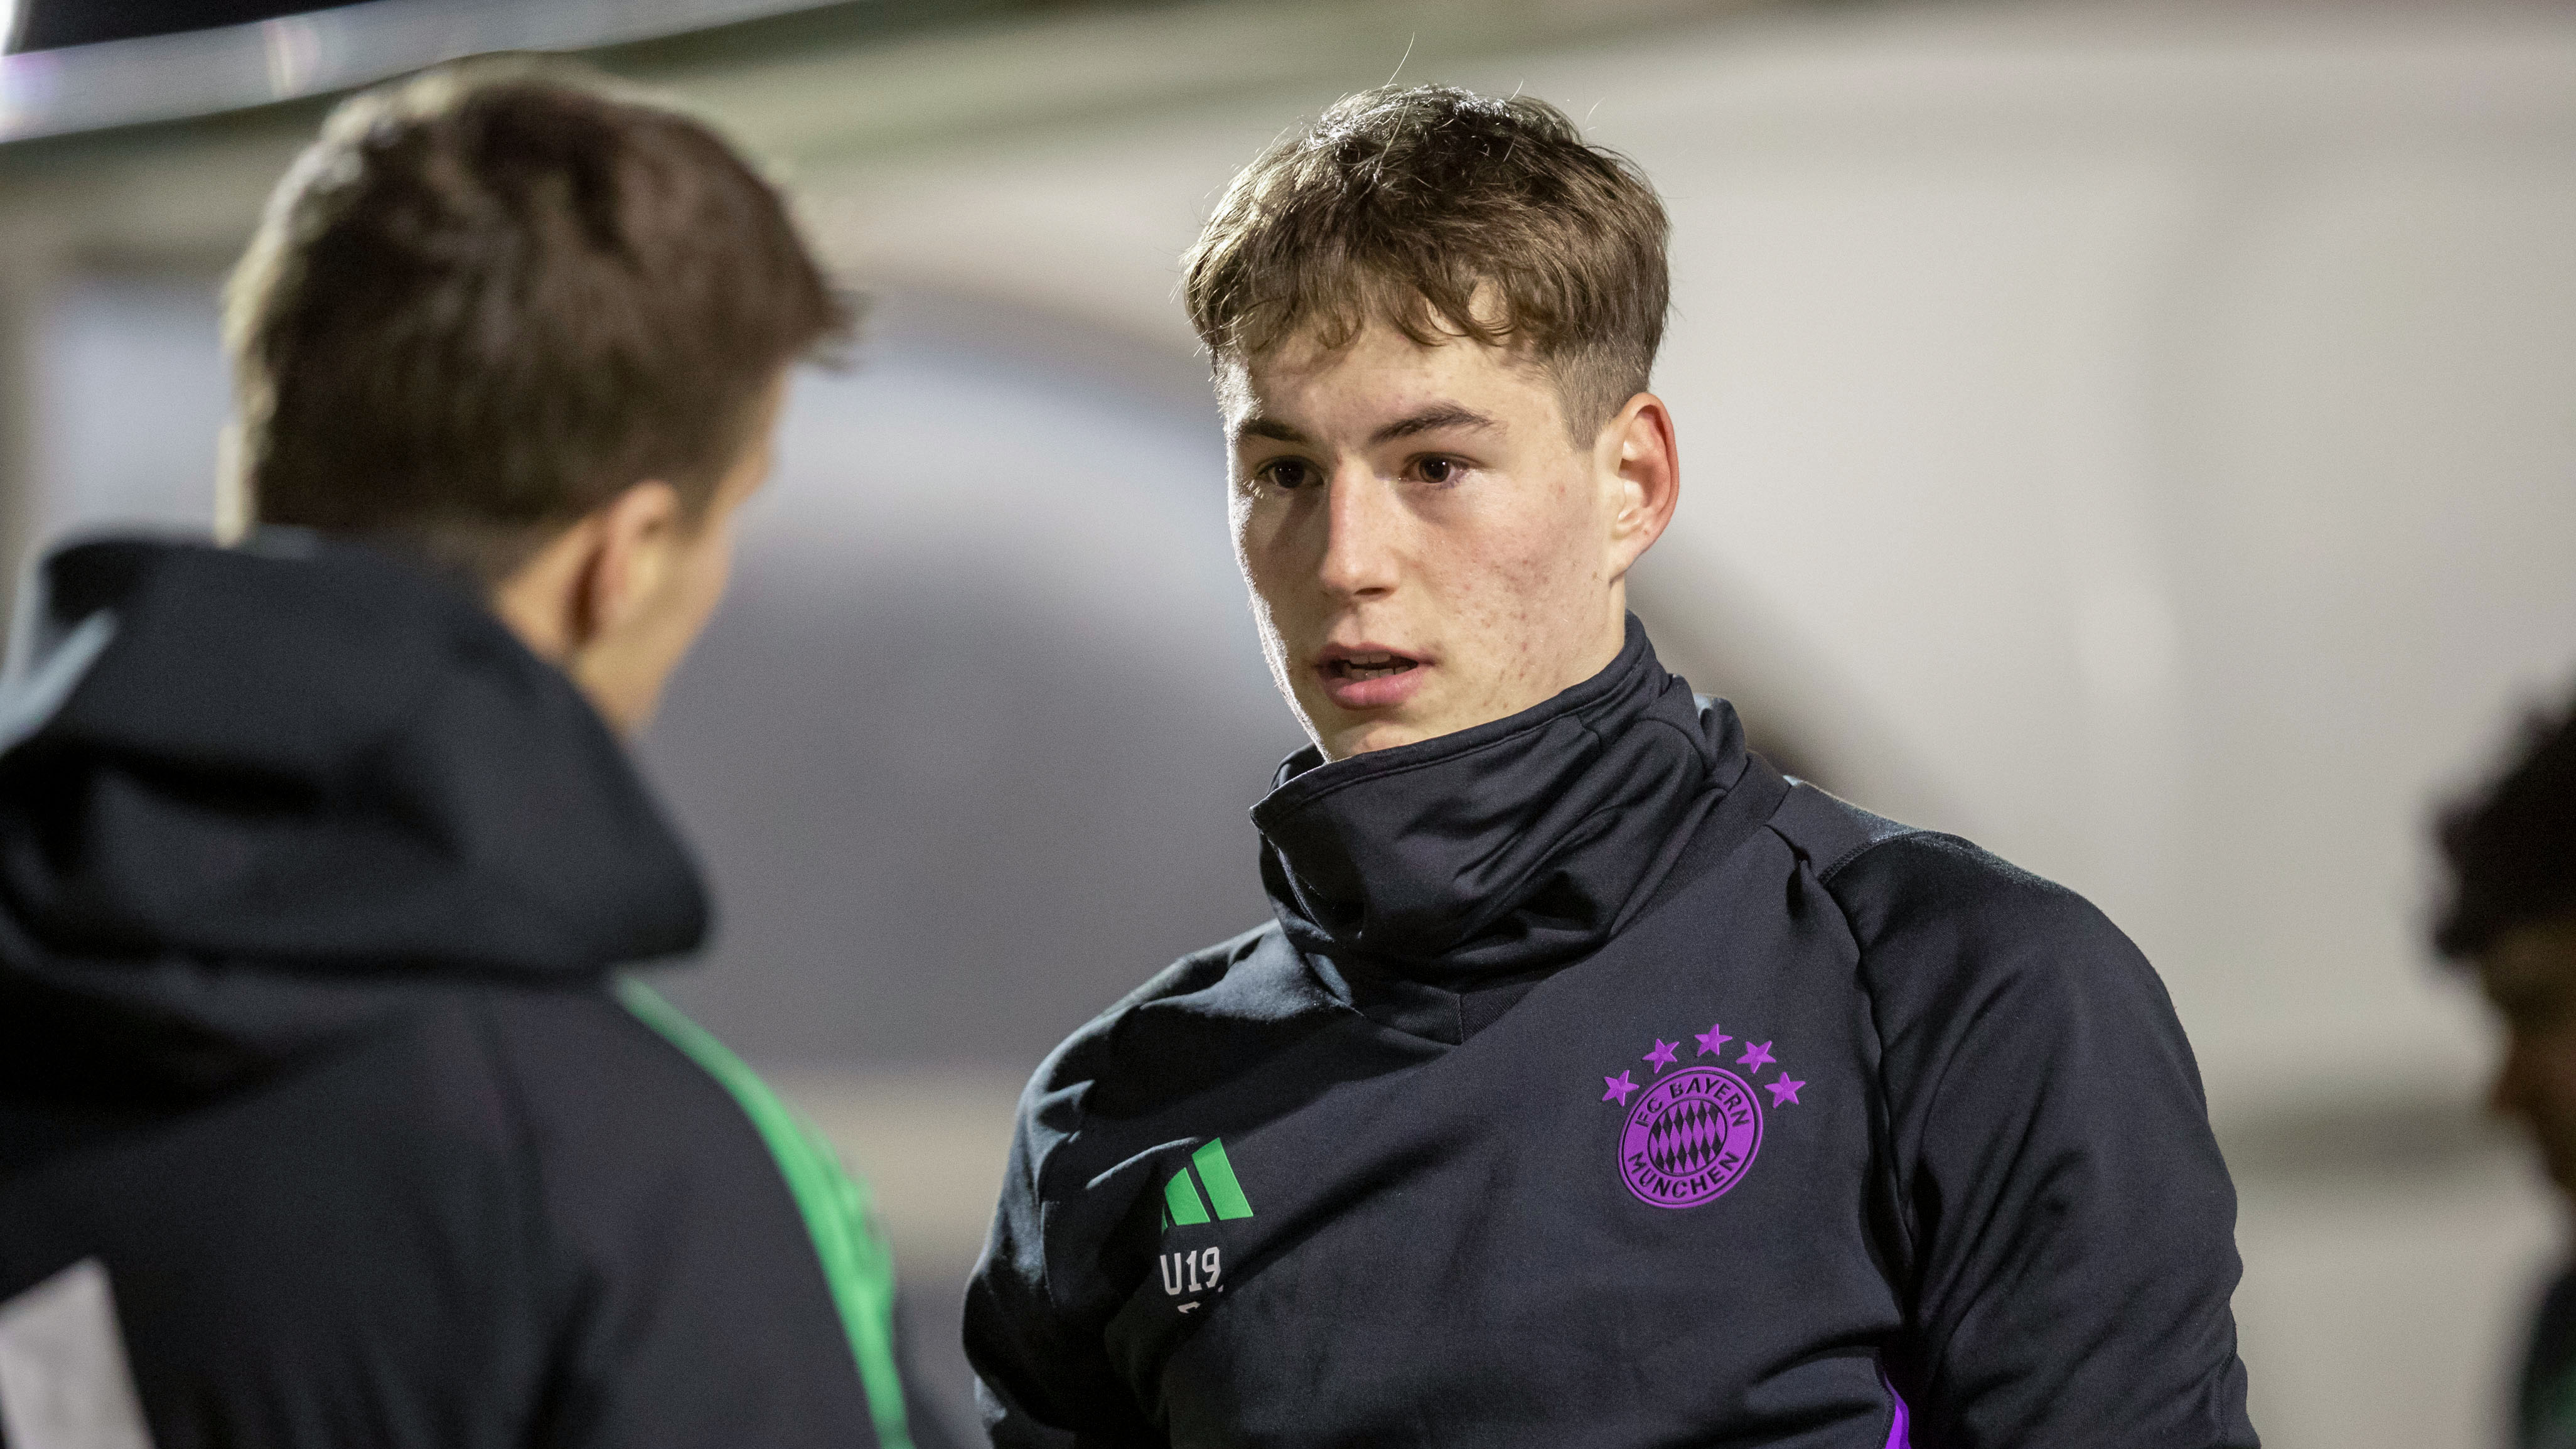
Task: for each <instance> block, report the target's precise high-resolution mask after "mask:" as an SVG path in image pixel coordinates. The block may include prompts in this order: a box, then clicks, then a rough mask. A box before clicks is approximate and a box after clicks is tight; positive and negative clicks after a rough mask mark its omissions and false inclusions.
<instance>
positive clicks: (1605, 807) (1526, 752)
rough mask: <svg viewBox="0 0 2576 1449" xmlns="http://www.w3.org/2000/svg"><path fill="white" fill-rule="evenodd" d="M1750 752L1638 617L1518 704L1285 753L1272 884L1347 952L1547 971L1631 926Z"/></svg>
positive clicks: (1408, 966) (1316, 941)
mask: <svg viewBox="0 0 2576 1449" xmlns="http://www.w3.org/2000/svg"><path fill="white" fill-rule="evenodd" d="M1743 764H1744V736H1743V731H1742V729H1741V728H1740V727H1739V726H1738V725H1737V723H1736V720H1735V712H1734V711H1733V710H1732V709H1730V708H1728V707H1727V706H1726V705H1725V704H1724V703H1723V702H1718V703H1716V704H1714V705H1713V706H1712V707H1711V708H1709V709H1707V710H1705V711H1703V710H1701V709H1700V708H1699V706H1698V703H1697V701H1695V700H1694V699H1693V698H1692V695H1691V691H1690V686H1689V684H1688V683H1686V682H1685V681H1683V680H1681V679H1680V678H1678V677H1676V676H1674V675H1672V674H1669V673H1666V672H1665V670H1664V668H1663V666H1662V665H1660V664H1659V663H1657V662H1656V660H1655V652H1654V647H1653V646H1652V645H1651V644H1649V643H1648V642H1647V640H1646V632H1645V628H1644V626H1643V625H1641V624H1639V623H1638V621H1637V619H1636V617H1635V616H1634V615H1631V616H1629V619H1628V627H1627V642H1626V644H1625V646H1624V647H1623V648H1622V649H1621V650H1620V652H1619V657H1618V658H1616V659H1614V660H1612V661H1611V663H1610V665H1609V667H1608V668H1606V669H1604V670H1602V671H1601V672H1600V673H1599V674H1597V675H1595V676H1593V677H1592V678H1591V679H1589V680H1586V681H1585V682H1583V683H1581V684H1578V685H1576V686H1574V687H1573V688H1572V689H1569V690H1566V691H1565V692H1564V693H1562V694H1559V695H1558V696H1556V697H1555V698H1554V699H1551V700H1548V701H1547V702H1546V703H1544V704H1540V705H1538V706H1536V707H1534V708H1531V709H1528V710H1524V711H1522V712H1521V713H1519V714H1516V715H1513V716H1511V717H1510V718H1508V719H1500V720H1496V721H1494V722H1492V723H1490V724H1484V725H1478V726H1476V727H1475V728H1473V729H1468V730H1461V731H1459V732H1458V733H1456V734H1452V735H1443V736H1441V737H1439V738H1437V739H1431V740H1423V741H1421V742H1419V743H1416V744H1411V745H1404V746H1400V747H1398V748H1395V749H1390V750H1380V751H1375V752H1373V753H1370V754H1365V755H1359V756H1354V757H1353V758H1351V759H1347V760H1338V761H1333V762H1331V763H1326V762H1325V761H1324V759H1323V756H1322V754H1321V753H1320V752H1319V751H1317V750H1316V749H1315V748H1314V747H1313V746H1308V747H1307V748H1306V749H1304V750H1301V751H1299V752H1298V753H1296V754H1294V755H1292V756H1290V757H1289V758H1288V760H1287V762H1286V763H1285V764H1283V765H1281V766H1280V770H1279V777H1278V781H1277V783H1276V786H1275V788H1274V789H1272V791H1271V793H1270V794H1269V796H1268V797H1267V798H1265V799H1263V800H1262V801H1261V803H1260V804H1258V805H1256V806H1254V807H1253V811H1252V821H1253V824H1254V825H1255V826H1256V827H1258V828H1259V830H1260V832H1261V837H1262V857H1261V876H1262V884H1263V886H1264V888H1265V889H1266V890H1267V891H1268V892H1269V895H1270V904H1271V909H1272V910H1273V912H1275V913H1276V914H1277V916H1278V918H1279V923H1280V925H1281V927H1282V928H1283V929H1284V930H1285V931H1286V933H1287V935H1288V938H1289V940H1290V941H1291V943H1293V944H1294V945H1296V946H1297V947H1298V948H1299V949H1300V950H1303V951H1307V952H1310V953H1313V954H1316V955H1321V956H1324V957H1328V958H1330V959H1331V960H1332V961H1334V962H1335V963H1337V964H1339V965H1341V966H1344V967H1346V968H1356V969H1358V970H1360V971H1362V972H1374V973H1383V974H1388V975H1393V976H1398V977H1403V978H1408V979H1412V980H1417V981H1423V982H1429V983H1436V984H1442V985H1452V986H1456V985H1466V984H1470V983H1473V982H1476V981H1479V980H1491V979H1494V978H1498V977H1506V976H1513V975H1520V974H1524V973H1529V972H1536V971H1543V970H1548V969H1551V968H1554V967H1557V966H1561V965H1563V964H1565V963H1566V962H1568V961H1572V960H1575V959H1578V958H1580V957H1582V956H1584V955H1587V954H1589V953H1591V952H1592V951H1595V950H1597V949H1599V948H1600V946H1601V945H1602V944H1603V943H1604V942H1606V941H1608V940H1609V939H1610V938H1611V937H1612V936H1613V935H1615V934H1616V933H1617V932H1618V931H1619V929H1620V928H1621V927H1623V926H1625V925H1626V924H1627V921H1628V918H1629V917H1630V915H1631V914H1633V912H1634V911H1635V909H1636V908H1637V907H1639V906H1641V905H1642V904H1643V903H1644V902H1645V901H1646V900H1647V899H1648V898H1649V896H1651V894H1652V893H1653V889H1654V886H1655V885H1656V884H1657V883H1658V882H1660V881H1661V880H1662V878H1663V876H1664V874H1665V872H1666V871H1668V870H1669V869H1670V868H1671V865H1672V862H1673V858H1674V857H1675V855H1676V854H1677V853H1678V852H1679V851H1680V849H1681V848H1682V846H1683V845H1684V844H1685V843H1687V841H1688V839H1689V837H1690V834H1691V827H1692V826H1694V825H1695V824H1696V823H1697V822H1698V820H1699V819H1700V817H1701V816H1702V815H1703V814H1705V813H1706V811H1707V810H1708V808H1709V806H1710V805H1711V804H1713V803H1714V802H1715V800H1716V799H1717V797H1718V796H1719V795H1721V794H1722V793H1723V792H1724V788H1725V786H1726V785H1727V784H1728V783H1731V782H1732V781H1733V780H1734V778H1735V777H1736V775H1737V774H1738V773H1740V772H1741V770H1742V769H1743Z"/></svg>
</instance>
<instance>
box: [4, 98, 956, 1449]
mask: <svg viewBox="0 0 2576 1449" xmlns="http://www.w3.org/2000/svg"><path fill="white" fill-rule="evenodd" d="M230 301H231V313H230V316H229V318H228V334H227V340H228V343H229V345H230V347H231V348H232V351H233V361H234V364H235V369H236V373H237V380H238V390H239V398H238V403H239V413H238V417H237V422H236V436H235V437H234V439H233V442H234V444H235V446H234V448H233V450H232V451H233V459H234V461H233V474H234V476H233V477H232V478H231V479H230V480H228V481H229V492H228V498H227V504H228V510H229V511H230V512H231V513H232V515H233V516H234V517H235V518H236V519H237V520H238V521H240V522H242V523H244V524H248V525H253V527H252V528H251V530H250V532H249V535H248V537H247V539H246V541H245V542H244V544H243V545H242V546H240V547H237V548H215V547H210V546H206V545H203V544H196V543H175V542H156V541H148V540H140V539H113V540H108V541H104V542H93V543H89V544H85V545H81V546H77V547H73V548H69V549H66V550H64V551H63V552H61V553H58V554H56V555H55V556H54V557H53V558H52V559H51V560H49V561H48V563H47V564H46V566H45V575H44V582H45V585H46V588H45V594H44V597H43V598H42V599H41V601H39V602H38V603H37V604H36V605H34V606H33V608H34V615H35V622H34V624H33V627H32V630H31V639H30V641H29V642H30V644H31V645H32V648H31V650H30V656H29V658H28V659H27V660H25V661H23V664H24V668H23V672H22V673H21V675H20V677H19V678H18V680H17V681H16V684H15V686H14V693H12V694H11V695H10V696H9V697H8V698H7V699H6V700H5V701H0V728H5V730H6V733H5V735H0V745H5V750H0V1440H5V1442H6V1443H7V1444H8V1445H9V1446H10V1449H73V1446H81V1449H106V1446H114V1449H141V1446H144V1445H148V1444H157V1445H159V1446H160V1449H190V1446H197V1445H218V1444H239V1445H261V1446H268V1449H307V1446H309V1449H322V1446H333V1445H356V1444H365V1445H374V1446H395V1445H401V1446H420V1449H431V1446H439V1449H464V1446H494V1449H501V1446H518V1445H536V1444H545V1445H602V1446H606V1445H616V1446H621V1449H633V1446H661V1445H667V1446H707V1449H714V1446H727V1449H731V1446H742V1445H760V1446H764V1449H784V1446H822V1445H835V1446H841V1445H865V1444H879V1445H890V1446H902V1445H909V1444H910V1443H912V1442H914V1436H915V1433H916V1430H917V1429H918V1427H919V1424H918V1420H917V1418H916V1416H915V1415H913V1414H912V1413H911V1412H910V1411H909V1410H910V1406H909V1405H908V1403H907V1395H906V1392H905V1388H904V1384H903V1381H902V1379H903V1375H902V1373H901V1370H900V1368H899V1366H898V1355H897V1352H896V1342H895V1330H894V1314H893V1308H894V1304H893V1297H894V1278H893V1272H892V1264H891V1261H890V1259H889V1257H888V1254H887V1252H886V1249H885V1245H884V1242H883V1240H882V1238H881V1237H879V1236H878V1235H877V1233H876V1232H875V1229H874V1227H873V1225H872V1223H871V1221H870V1220H869V1216H868V1211H867V1199H866V1195H865V1193H864V1191H863V1190H861V1189H860V1188H859V1187H858V1185H857V1184H856V1183H854V1182H852V1181H851V1180H850V1179H849V1178H847V1177H846V1176H845V1175H843V1174H842V1173H841V1171H840V1169H839V1167H838V1165H837V1164H836V1163H835V1162H834V1161H833V1160H832V1158H831V1156H830V1153H829V1151H828V1150H827V1149H825V1148H823V1147H822V1146H821V1145H820V1144H819V1142H817V1141H816V1140H815V1139H813V1138H812V1137H810V1136H809V1135H808V1134H807V1133H806V1132H805V1130H804V1128H803V1127H802V1125H801V1124H800V1123H799V1122H798V1121H797V1119H796V1118H795V1117H794V1116H793V1115H792V1114H790V1113H789V1112H788V1111H787V1110H786V1109H785V1108H784V1107H783V1106H782V1105H781V1104H780V1102H779V1101H778V1099H777V1098H776V1097H775V1096H773V1095H771V1094H770V1092H769V1091H768V1089H767V1088H766V1087H764V1086H763V1085H762V1084H761V1083H760V1082H759V1080H758V1079H757V1078H756V1077H753V1076H752V1075H751V1074H750V1073H749V1072H748V1071H747V1070H745V1069H744V1067H743V1065H742V1063H741V1062H740V1061H738V1060H736V1059H735V1058H734V1057H733V1056H732V1055H731V1054H730V1053H728V1052H727V1051H726V1050H725V1049H724V1048H723V1047H722V1046H721V1045H718V1044H717V1043H716V1042H715V1041H714V1039H713V1038H711V1037H709V1036H708V1035H707V1034H706V1033H705V1032H703V1031H701V1030H700V1029H698V1028H697V1027H696V1026H695V1025H694V1024H692V1023H690V1022H689V1021H688V1020H687V1019H685V1018H684V1017H682V1016H680V1015H679V1013H678V1012H676V1011H674V1010H673V1009H672V1008H671V1007H670V1006H669V1005H668V1004H667V1003H665V1002H663V1001H662V1000H661V999H660V998H659V997H658V996H655V995H654V994H653V993H651V992H650V991H649V990H647V989H645V988H643V987H642V986H641V985H640V984H639V983H636V982H633V981H631V980H627V979H624V978H621V977H618V976H616V975H614V974H612V971H613V968H615V967H617V966H618V965H619V964H620V963H625V962H632V961H638V960H644V959H649V958H654V957H665V956H670V955H674V954H677V953H680V952H685V951H689V950H692V949H694V948H695V947H696V946H697V945H698V944H699V942H700V940H701V938H702V937H703V935H704V933H705V930H706V920H707V905H706V900H705V896H704V893H703V890H702V888H701V886H700V883H699V879H698V875H697V872H696V869H695V867H694V866H693V864H692V863H691V861H690V859H689V856H688V854H687V852H686V851H685V850H684V848H683V847H682V846H681V844H680V842H679V841H678V840H677V839H675V838H674V837H673V835H672V833H671V830H670V827H669V826H668V825H667V824H666V823H665V821H664V820H663V817H662V815H661V812H660V810H659V809H658V807H657V806H656V804H655V802H654V801H653V800H652V799H651V798H650V796H649V795H648V793H647V792H646V789H645V787H644V785H643V783H642V782H641V781H640V780H639V778H638V777H637V775H636V774H635V772H634V770H633V768H632V767H631V766H630V764H629V762H628V759H627V756H626V752H625V750H624V748H623V746H622V744H621V742H620V740H619V738H618V736H619V734H620V733H624V732H628V731H631V730H633V729H634V728H635V727H636V726H637V725H638V724H639V723H641V722H642V721H643V720H644V719H645V718H646V717H647V716H648V715H649V714H650V713H651V711H652V709H653V706H654V704H655V701H656V699H657V697H658V695H659V693H660V690H661V686H662V683H663V680H664V678H665V677H666V676H667V675H668V674H669V672H670V671H671V669H672V668H673V666H674V665H676V664H677V663H678V661H679V659H680V657H681V655H682V654H683V653H684V652H685V651H686V649H687V648H688V646H689V643H690V641H691V640H692V639H694V638H695V637H696V635H697V633H698V631H699V629H700V627H701V626H702V625H703V624H704V623H705V621H706V619H707V617H708V615H709V613H710V612H711V611H712V610H713V609H714V607H715V605H716V602H717V599H718V598H719V597H720V595H721V594H722V592H723V589H724V585H725V580H726V574H727V571H728V569H729V567H730V563H731V556H732V548H733V543H732V531H731V530H732V523H731V520H732V517H733V515H734V513H735V511H736V509H737V508H738V507H739V506H740V505H741V503H742V502H743V500H744V499H745V498H746V497H748V496H749V495H750V494H751V493H752V492H753V491H754V490H755V489H756V488H758V486H759V485H760V483H761V480H762V478H763V477H764V476H765V475H766V473H767V471H768V463H769V439H770V434H771V432H772V429H773V426H774V423H775V420H776V417H777V412H778V408H779V403H780V397H781V395H782V391H783V388H784V384H785V378H786V374H787V372H788V370H789V369H790V368H791V367H792V366H793V365H794V364H796V363H797V362H798V361H799V360H800V359H802V358H804V357H806V356H807V355H809V354H810V353H811V352H812V351H813V350H814V349H815V348H816V347H817V346H818V345H822V344H826V343H829V342H831V341H833V340H834V339H835V338H837V337H838V336H839V335H841V334H842V333H843V332H844V331H845V330H846V326H847V315H846V308H845V306H844V304H843V303H842V302H841V301H840V300H839V299H838V298H837V297H836V296H835V295H834V293H833V292H832V290H831V289H830V287H829V286H828V285H827V284H826V282H825V280H824V278H823V276H822V274H821V272H820V271H819V270H818V269H817V267H816V266H815V263H814V261H813V259H812V257H811V256H810V255H809V254H808V252H807V250H806V248H805V245H804V243H803V242H802V241H801V240H800V238H799V237H798V236H797V234H796V231H795V229H794V227H793V225H792V224H791V222H790V220H789V218H788V215H787V213H786V210H785V208H784V206H783V205H782V203H781V200H780V198H779V197H778V196H777V194H776V193H775V192H774V191H772V190H771V188H770V187H769V186H768V185H767V184H766V183H764V182H763V181H761V180H760V179H759V177H758V176H756V175H755V174H754V173H753V172H752V171H751V170H750V169H749V168H747V167H746V166H745V165H744V163H743V162H742V161H741V159H740V158H738V157H737V156H735V155H734V154H733V153H732V152H731V151H730V150H728V149H727V147H726V146H725V145H724V143H723V142H722V141H720V140H718V139H717V138H716V137H715V136H714V135H712V134H711V133H709V132H708V131H707V130H706V129H705V128H704V127H702V126H700V125H699V124H697V123H696V122H694V121H692V120H689V119H687V118H685V117H683V116H680V115H677V114H675V113H672V112H669V111H666V110H663V109H660V108H658V107H654V106H651V105H647V104H644V103H641V102H637V101H633V100H629V99H624V98H621V97H618V96H615V95H612V94H609V93H608V92H606V91H604V90H602V89H599V88H597V87H595V86H593V85H591V84H590V83H588V82H586V81H579V80H576V79H573V78H569V77H565V76H563V75H561V74H559V73H556V72H551V71H542V70H536V69H532V68H530V67H528V66H526V65H521V64H516V63H510V64H501V65H481V66H468V67H463V68H457V69H450V70H447V71H443V72H435V73H432V74H430V75H428V76H425V77H423V78H420V79H417V80H415V81H412V82H410V83H407V84H404V85H400V86H396V87H392V88H388V89H386V90H383V91H379V92H376V93H373V94H370V95H366V96H362V97H360V98H358V99H356V100H354V101H352V102H350V103H348V104H347V105H345V106H343V107H342V108H341V110H340V111H339V112H337V113H336V114H335V115H334V116H333V117H332V119H331V120H330V121H329V123H328V124H327V125H326V126H325V128H324V131H323V135H322V139H321V140H320V141H319V143H317V144H316V145H315V146H314V147H313V148H312V149H311V150H310V151H308V152H307V153H306V154H305V156H304V157H303V158H302V159H301V160H300V161H299V162H298V163H297V165H296V167H295V169H294V171H293V172H292V173H291V174H290V175H289V176H288V177H287V179H286V181H285V182H284V184H283V185H282V186H281V187H280V189H279V191H278V194H277V196H276V198H275V199H274V201H273V202H272V205H271V208H270V212H269V215H268V217H267V220H266V222H265V223H264V225H263V227H262V229H261V232H260V234H259V236H258V238H257V240H256V241H255V242H254V243H253V245H252V247H251V251H250V254H249V256H248V257H247V258H246V259H245V260H244V262H243V264H242V267H241V269H240V271H239V272H238V273H237V274H236V276H235V278H234V282H233V292H232V296H231V299H230Z"/></svg>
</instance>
